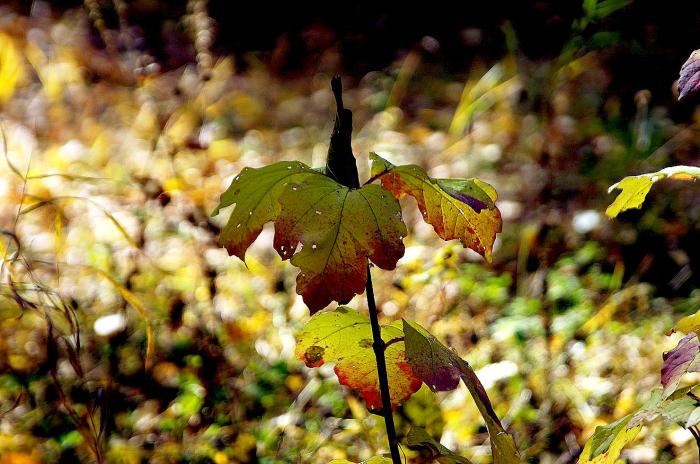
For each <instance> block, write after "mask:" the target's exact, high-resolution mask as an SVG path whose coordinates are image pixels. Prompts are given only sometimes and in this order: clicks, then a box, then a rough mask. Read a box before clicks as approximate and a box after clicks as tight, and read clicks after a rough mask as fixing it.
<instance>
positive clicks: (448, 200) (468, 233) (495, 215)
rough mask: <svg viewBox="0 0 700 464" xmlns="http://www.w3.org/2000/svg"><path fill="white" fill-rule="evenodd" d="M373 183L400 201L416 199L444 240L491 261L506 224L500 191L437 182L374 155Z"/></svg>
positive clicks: (473, 182) (469, 182) (468, 182)
mask: <svg viewBox="0 0 700 464" xmlns="http://www.w3.org/2000/svg"><path fill="white" fill-rule="evenodd" d="M370 160H371V161H372V171H371V175H372V177H371V180H376V179H379V180H380V181H381V184H382V186H383V187H384V188H386V189H387V190H389V191H390V192H391V193H392V194H393V195H394V196H395V197H396V198H398V199H401V198H403V197H404V196H405V195H410V196H412V197H413V198H415V200H416V202H417V203H418V208H419V209H420V211H421V213H422V215H423V219H424V220H425V221H426V222H427V223H429V224H431V225H432V226H433V229H435V232H436V233H437V234H438V235H439V236H440V237H441V238H443V239H444V240H452V239H458V240H459V241H460V242H462V245H464V246H465V247H467V248H471V249H472V250H474V251H476V252H477V253H479V254H480V255H482V256H484V257H485V258H486V259H487V260H490V259H491V251H492V249H493V242H494V241H495V240H496V234H497V233H499V232H500V231H501V228H502V226H503V221H502V220H501V213H500V211H498V208H496V205H495V201H496V198H497V195H496V190H494V188H493V187H491V186H490V185H489V184H487V183H485V182H482V181H480V180H478V179H435V178H432V177H430V176H428V174H427V173H426V172H425V170H424V169H423V168H421V167H420V166H416V165H406V166H394V165H393V164H391V163H390V162H389V161H387V160H385V159H384V158H382V157H381V156H379V155H377V154H376V153H370Z"/></svg>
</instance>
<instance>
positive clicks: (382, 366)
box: [366, 265, 401, 464]
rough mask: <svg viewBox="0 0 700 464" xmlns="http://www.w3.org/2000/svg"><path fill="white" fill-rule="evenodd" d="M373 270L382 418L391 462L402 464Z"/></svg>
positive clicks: (374, 334) (369, 278)
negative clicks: (392, 409) (392, 408)
mask: <svg viewBox="0 0 700 464" xmlns="http://www.w3.org/2000/svg"><path fill="white" fill-rule="evenodd" d="M370 271H371V268H370V266H369V265H367V285H366V290H367V306H368V307H369V320H370V323H371V325H372V338H373V339H374V341H373V343H372V348H373V349H374V357H375V358H376V360H377V375H378V377H379V393H380V394H381V397H382V416H383V417H384V422H385V424H386V435H387V437H388V439H389V451H390V452H391V460H392V462H393V463H394V464H401V456H400V455H399V440H398V438H397V437H396V428H395V427H394V416H393V413H392V411H391V396H390V395H389V378H388V377H387V374H386V359H385V358H384V351H385V350H386V343H384V340H383V339H382V329H381V327H380V326H379V313H378V311H377V303H376V302H375V301H374V289H373V288H372V274H371V272H370Z"/></svg>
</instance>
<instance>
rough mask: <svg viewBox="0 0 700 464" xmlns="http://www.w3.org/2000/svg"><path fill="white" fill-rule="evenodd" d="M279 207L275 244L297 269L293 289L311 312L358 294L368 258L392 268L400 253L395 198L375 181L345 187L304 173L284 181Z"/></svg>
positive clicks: (402, 232) (403, 231)
mask: <svg viewBox="0 0 700 464" xmlns="http://www.w3.org/2000/svg"><path fill="white" fill-rule="evenodd" d="M280 206H281V210H280V214H279V216H278V218H277V221H276V222H275V241H274V246H275V249H276V250H277V252H278V253H279V254H280V256H281V257H282V259H289V258H291V263H292V264H293V265H295V266H297V267H299V269H300V273H299V275H298V276H297V293H299V294H300V295H302V296H303V297H304V302H305V303H306V305H307V306H308V307H309V309H310V310H311V313H312V314H313V313H315V312H316V311H318V310H319V309H322V308H324V307H325V306H327V305H328V304H329V303H331V302H332V301H338V302H339V303H347V302H348V301H350V299H351V298H352V297H353V296H355V295H356V294H359V293H362V292H363V291H364V287H365V283H366V281H367V259H370V260H371V261H372V262H373V263H375V264H376V265H377V266H379V267H381V268H382V269H394V267H396V262H397V261H398V259H399V258H401V256H403V253H404V245H403V241H402V239H403V237H404V236H406V233H407V232H406V225H405V224H404V223H403V220H402V219H401V208H400V206H399V202H398V201H397V200H396V199H395V198H394V197H392V196H391V194H390V193H389V192H387V191H386V190H385V189H383V188H382V187H380V186H378V185H365V186H364V187H362V188H359V189H349V188H347V187H345V186H343V185H340V184H338V183H337V182H335V181H334V180H332V179H330V178H328V177H325V176H316V177H309V178H307V179H306V180H304V181H303V182H300V183H295V184H289V185H288V186H287V188H286V189H285V191H284V193H283V194H282V196H281V197H280ZM300 244H301V246H302V247H301V249H300V250H297V248H298V247H299V245H300Z"/></svg>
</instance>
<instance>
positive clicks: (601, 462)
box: [578, 414, 642, 464]
mask: <svg viewBox="0 0 700 464" xmlns="http://www.w3.org/2000/svg"><path fill="white" fill-rule="evenodd" d="M633 416H634V415H633V414H629V415H627V416H625V417H623V418H622V419H619V420H617V421H615V422H613V423H612V424H609V425H601V426H599V427H596V429H595V432H593V435H592V436H591V438H590V439H589V440H588V441H587V442H586V446H584V448H583V452H581V456H580V457H579V460H578V464H589V463H590V464H615V462H617V458H618V457H619V456H620V453H621V452H622V448H624V446H625V445H626V444H627V443H629V442H631V441H632V440H634V439H635V438H636V437H637V434H638V433H639V431H640V430H641V429H642V426H641V425H636V426H633V427H629V426H628V424H629V422H630V420H631V419H632V417H633Z"/></svg>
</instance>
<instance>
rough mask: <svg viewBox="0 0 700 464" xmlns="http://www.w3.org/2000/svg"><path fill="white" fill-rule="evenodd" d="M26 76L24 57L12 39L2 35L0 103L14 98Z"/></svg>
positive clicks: (0, 43) (0, 49) (0, 37)
mask: <svg viewBox="0 0 700 464" xmlns="http://www.w3.org/2000/svg"><path fill="white" fill-rule="evenodd" d="M24 75H25V74H24V62H23V61H22V55H21V54H20V52H19V50H17V46H16V45H15V43H14V41H13V40H12V37H10V36H9V35H7V34H1V33H0V103H5V102H7V101H9V100H10V98H12V95H14V93H15V90H16V88H17V86H18V84H19V83H20V82H21V81H22V79H23V78H24Z"/></svg>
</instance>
